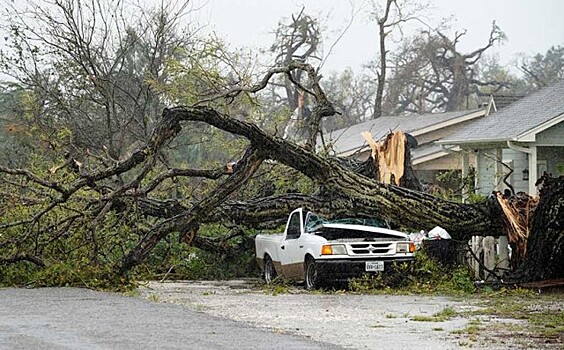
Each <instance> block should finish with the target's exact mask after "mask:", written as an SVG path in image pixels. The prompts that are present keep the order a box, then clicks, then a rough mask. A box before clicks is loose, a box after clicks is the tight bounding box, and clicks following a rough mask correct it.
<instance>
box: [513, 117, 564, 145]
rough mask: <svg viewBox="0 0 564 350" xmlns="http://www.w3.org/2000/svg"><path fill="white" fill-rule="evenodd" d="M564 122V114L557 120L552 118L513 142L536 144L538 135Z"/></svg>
mask: <svg viewBox="0 0 564 350" xmlns="http://www.w3.org/2000/svg"><path fill="white" fill-rule="evenodd" d="M563 121H564V113H562V114H560V115H558V116H556V117H555V118H552V119H550V120H548V121H546V122H544V123H542V124H540V125H537V126H536V127H534V128H532V129H530V130H527V131H525V132H524V133H522V134H520V135H518V136H517V137H515V138H513V139H512V140H511V141H515V142H535V141H536V137H537V134H538V133H540V132H543V131H545V130H546V129H549V128H551V127H553V126H554V125H556V124H559V123H561V122H563Z"/></svg>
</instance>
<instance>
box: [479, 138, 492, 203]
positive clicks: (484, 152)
mask: <svg viewBox="0 0 564 350" xmlns="http://www.w3.org/2000/svg"><path fill="white" fill-rule="evenodd" d="M494 155H495V150H494V149H481V150H479V151H478V159H477V161H478V162H477V163H478V164H477V169H478V177H477V178H476V191H477V192H479V193H482V194H485V195H488V194H490V193H492V191H493V190H494V189H495V185H496V183H495V182H496V181H495V180H496V176H495V160H494V159H492V157H493V156H494Z"/></svg>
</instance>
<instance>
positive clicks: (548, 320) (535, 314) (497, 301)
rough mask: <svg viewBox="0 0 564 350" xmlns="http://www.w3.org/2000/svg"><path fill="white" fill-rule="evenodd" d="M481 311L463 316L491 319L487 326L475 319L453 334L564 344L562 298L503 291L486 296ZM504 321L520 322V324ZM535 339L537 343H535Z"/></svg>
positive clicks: (523, 341) (479, 307)
mask: <svg viewBox="0 0 564 350" xmlns="http://www.w3.org/2000/svg"><path fill="white" fill-rule="evenodd" d="M477 305H478V308H477V309H475V310H473V311H468V312H466V313H464V314H463V316H465V317H477V318H481V319H482V320H483V319H484V318H487V319H490V320H491V321H490V322H488V325H487V327H486V326H483V324H482V323H483V322H484V321H480V319H473V320H472V321H470V323H469V324H468V325H467V327H465V328H464V329H461V330H457V331H454V332H452V333H453V334H463V335H466V336H468V337H469V340H471V341H472V340H474V339H477V338H478V336H479V337H480V338H487V337H484V333H485V334H487V335H488V337H489V338H491V336H495V335H496V334H497V335H502V336H503V337H504V338H508V339H512V341H513V342H515V343H520V344H525V345H526V344H529V343H530V342H531V341H533V342H535V343H537V342H542V343H545V342H546V343H562V342H564V312H562V305H564V303H563V302H562V297H561V296H558V295H557V296H550V295H546V296H545V295H537V294H534V293H532V292H530V291H523V290H514V291H503V290H502V291H499V292H495V293H490V294H486V295H484V297H483V299H481V300H479V301H478V304H477ZM504 320H518V321H520V322H517V323H516V322H515V321H509V322H504ZM533 339H534V340H533Z"/></svg>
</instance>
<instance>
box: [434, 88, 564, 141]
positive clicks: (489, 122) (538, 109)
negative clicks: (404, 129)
mask: <svg viewBox="0 0 564 350" xmlns="http://www.w3.org/2000/svg"><path fill="white" fill-rule="evenodd" d="M562 118H564V80H562V81H560V82H558V83H556V84H554V85H551V86H549V87H546V88H544V89H541V90H539V91H536V92H534V93H532V94H530V95H528V96H526V97H524V98H522V99H520V100H518V101H516V102H514V103H512V104H510V105H509V106H507V107H505V108H503V109H501V110H499V111H497V112H495V113H492V114H491V115H489V116H487V117H485V118H482V119H480V120H477V121H475V122H473V123H470V124H468V125H467V126H465V127H464V128H462V129H461V130H459V131H458V132H455V133H453V134H452V135H450V136H447V137H445V138H444V139H443V140H441V141H438V142H439V143H441V144H462V143H485V142H503V141H523V142H527V141H534V138H533V139H531V137H530V136H531V134H533V136H534V134H536V133H538V132H540V131H542V130H545V129H547V128H549V127H550V126H552V125H554V124H555V123H556V122H559V120H560V119H562Z"/></svg>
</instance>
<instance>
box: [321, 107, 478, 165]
mask: <svg viewBox="0 0 564 350" xmlns="http://www.w3.org/2000/svg"><path fill="white" fill-rule="evenodd" d="M484 113H485V110H483V109H475V110H468V111H459V112H448V113H432V114H422V115H410V116H399V117H380V118H377V119H373V120H369V121H366V122H363V123H360V124H355V125H352V126H350V127H348V128H345V129H340V130H335V131H332V132H330V133H326V134H325V135H324V138H325V141H326V142H329V141H330V142H333V148H334V149H335V152H336V153H337V154H342V155H346V154H348V153H351V152H354V151H357V150H359V149H360V148H362V147H363V145H365V143H366V142H365V141H364V138H363V137H362V136H361V133H362V132H363V131H370V133H371V134H372V137H373V138H374V139H375V140H378V139H380V138H382V137H384V136H385V135H386V134H387V133H389V132H390V131H391V130H398V129H399V130H402V131H403V132H405V133H410V134H411V135H412V136H418V135H422V134H424V133H427V132H430V131H433V130H437V129H440V128H442V127H445V126H449V125H453V124H456V123H459V122H462V121H465V120H470V119H474V118H477V117H481V116H483V115H484Z"/></svg>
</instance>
